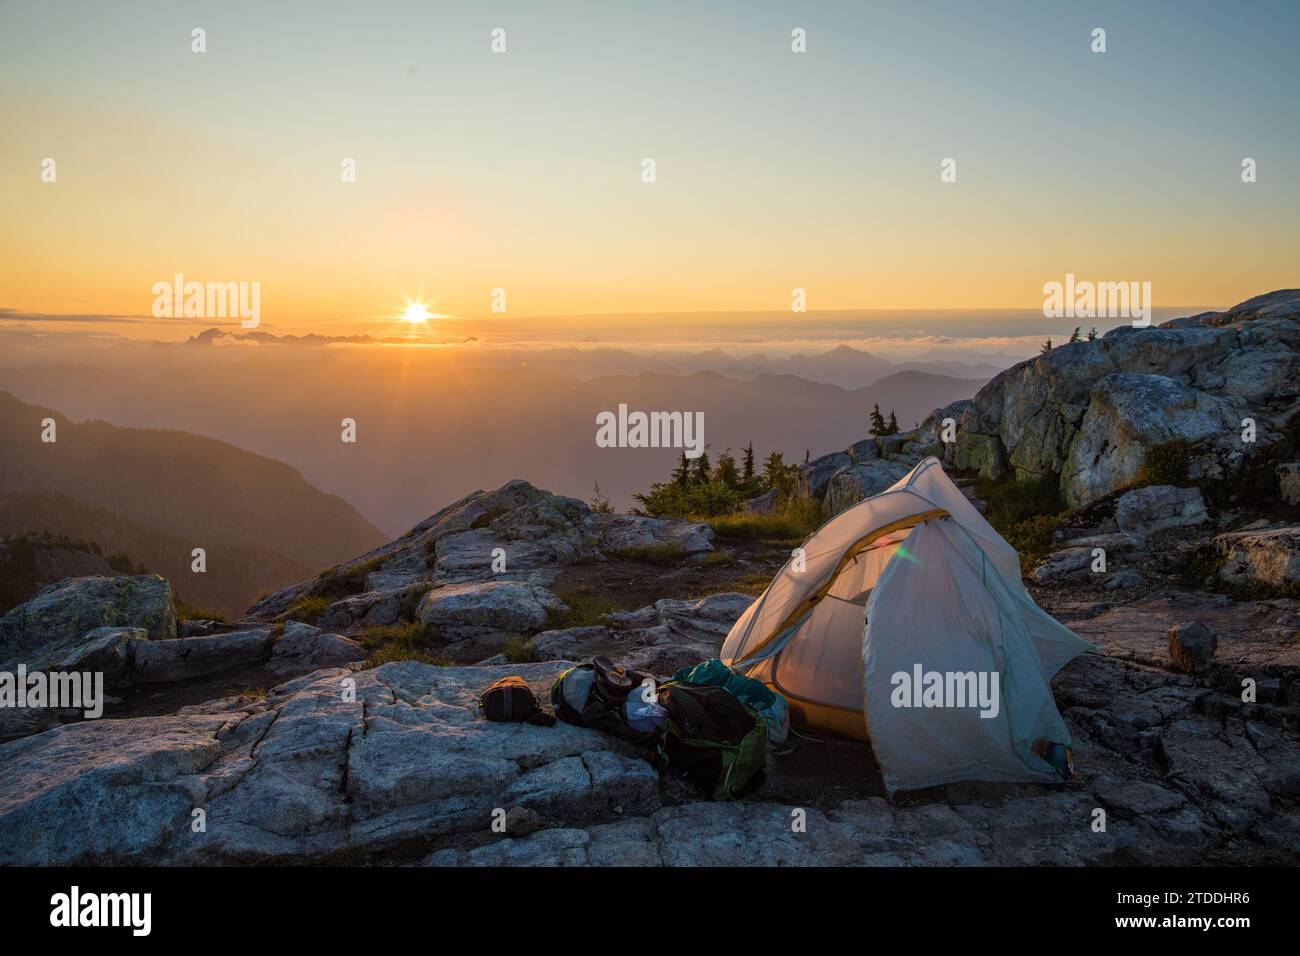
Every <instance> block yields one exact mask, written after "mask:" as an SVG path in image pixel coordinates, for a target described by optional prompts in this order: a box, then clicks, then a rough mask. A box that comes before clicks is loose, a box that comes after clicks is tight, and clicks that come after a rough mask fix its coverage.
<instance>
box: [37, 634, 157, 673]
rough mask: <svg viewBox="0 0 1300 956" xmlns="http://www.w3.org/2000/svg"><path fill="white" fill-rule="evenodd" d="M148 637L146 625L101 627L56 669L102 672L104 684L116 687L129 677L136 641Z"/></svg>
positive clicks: (70, 653)
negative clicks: (144, 626)
mask: <svg viewBox="0 0 1300 956" xmlns="http://www.w3.org/2000/svg"><path fill="white" fill-rule="evenodd" d="M148 639H149V634H148V632H147V631H146V630H145V629H144V628H142V627H99V628H96V629H95V630H93V631H91V632H90V633H88V634H87V635H86V636H85V637H84V638H83V639H82V640H81V642H80V643H78V644H76V645H75V646H73V647H72V648H71V649H69V650H68V652H67V653H66V654H64V655H63V657H62V658H61V659H60V660H59V661H58V662H57V663H56V664H55V666H54V668H53V669H54V670H58V671H68V672H71V671H94V672H97V673H101V674H103V675H104V686H105V687H115V686H117V684H119V683H120V682H121V681H122V679H123V678H124V677H126V675H127V671H128V670H129V669H130V667H131V664H132V661H133V660H134V658H135V652H134V643H135V642H142V641H147V640H148Z"/></svg>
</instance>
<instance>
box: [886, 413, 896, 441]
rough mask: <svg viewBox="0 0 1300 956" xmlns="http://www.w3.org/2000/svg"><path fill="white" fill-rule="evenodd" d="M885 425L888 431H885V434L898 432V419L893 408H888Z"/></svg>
mask: <svg viewBox="0 0 1300 956" xmlns="http://www.w3.org/2000/svg"><path fill="white" fill-rule="evenodd" d="M886 427H887V428H888V431H886V432H885V434H886V435H897V434H898V419H897V418H895V417H894V410H893V409H892V408H891V409H890V410H889V425H888V426H886Z"/></svg>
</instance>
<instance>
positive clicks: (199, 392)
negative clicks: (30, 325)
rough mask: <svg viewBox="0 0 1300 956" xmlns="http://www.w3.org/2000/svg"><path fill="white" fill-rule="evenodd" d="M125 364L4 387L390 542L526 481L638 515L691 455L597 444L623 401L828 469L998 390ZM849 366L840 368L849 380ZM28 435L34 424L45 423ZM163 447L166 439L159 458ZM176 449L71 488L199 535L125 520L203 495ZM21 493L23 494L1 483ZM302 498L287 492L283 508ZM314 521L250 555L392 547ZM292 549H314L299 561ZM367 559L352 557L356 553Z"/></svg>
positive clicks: (888, 381)
mask: <svg viewBox="0 0 1300 956" xmlns="http://www.w3.org/2000/svg"><path fill="white" fill-rule="evenodd" d="M849 351H850V352H852V350H849ZM629 354H630V353H629ZM831 354H832V355H834V356H835V359H834V361H840V362H842V369H841V371H843V372H847V370H848V369H849V367H850V366H851V364H852V362H853V361H857V360H858V359H859V358H860V355H858V356H855V355H850V354H848V353H845V352H843V351H839V350H836V351H835V352H833V353H831ZM861 354H865V353H861ZM121 355H122V356H124V358H123V359H122V360H121V361H120V363H119V368H118V369H110V370H104V369H100V368H97V367H94V366H86V365H83V364H67V363H65V364H58V365H48V366H33V367H29V368H24V369H0V388H4V389H8V390H10V391H12V392H13V393H15V394H16V395H19V396H21V397H22V398H23V399H24V400H27V401H32V402H39V403H43V404H48V405H52V406H54V407H56V408H58V409H60V410H61V411H62V412H64V413H66V414H68V415H69V416H71V417H73V418H104V419H108V420H110V421H112V422H114V423H116V424H117V425H122V426H133V427H136V428H140V427H147V428H170V429H182V430H184V431H188V432H194V433H197V434H200V435H208V436H212V437H213V438H218V439H221V440H222V441H226V442H230V443H232V444H233V445H237V446H239V448H245V449H248V450H249V451H252V452H256V453H258V454H260V455H266V456H269V457H272V458H275V459H279V460H280V461H283V462H287V463H289V465H292V466H293V468H297V469H299V470H300V471H301V473H302V474H301V475H299V474H298V473H297V472H295V471H293V468H289V467H287V466H279V467H281V468H283V469H284V476H283V480H284V483H285V488H286V489H292V488H301V489H303V492H302V493H303V495H305V496H306V497H307V498H308V499H311V500H315V499H314V498H313V495H315V496H320V492H317V491H316V490H315V488H319V489H324V490H325V491H328V492H331V493H333V494H337V495H339V496H341V497H343V498H344V499H346V500H347V501H348V502H351V503H352V504H353V505H355V506H356V508H357V509H358V510H359V511H360V512H361V514H364V515H366V516H367V517H368V518H369V519H370V520H371V521H373V522H374V523H375V524H377V525H378V526H380V527H381V528H383V529H384V530H385V531H387V532H389V533H390V534H395V533H400V532H402V531H405V530H406V529H408V528H409V527H411V526H412V525H413V524H415V523H416V522H418V521H420V520H422V519H423V518H425V517H426V516H427V515H428V514H430V513H431V512H432V511H433V510H435V509H436V508H437V507H439V506H441V505H443V504H446V503H447V502H450V501H453V500H455V499H456V498H459V497H461V496H463V495H465V494H466V493H468V492H470V491H473V490H475V489H478V488H495V487H498V486H500V485H501V484H503V483H505V482H506V481H508V480H510V479H511V478H515V477H521V476H525V475H526V476H528V477H529V478H530V479H531V480H532V481H534V482H535V483H536V484H538V485H539V486H541V487H545V488H549V489H551V490H554V491H556V492H559V493H564V494H569V495H573V496H575V497H581V498H584V499H587V498H590V497H591V495H592V489H593V486H594V485H595V484H596V483H599V485H600V487H601V490H602V492H603V493H604V494H605V495H607V496H608V497H609V498H610V500H611V501H612V502H613V503H614V504H615V505H616V506H618V507H620V508H626V507H629V506H630V505H631V504H632V503H633V502H632V495H633V494H634V493H635V492H637V491H641V490H644V489H645V488H647V487H648V485H649V484H650V482H652V481H657V480H661V479H662V478H663V477H664V476H665V475H666V474H667V473H668V471H669V470H670V469H671V468H672V466H673V463H674V462H675V460H676V458H677V456H678V454H679V452H678V451H677V450H675V449H668V448H645V449H633V448H599V447H597V446H596V443H595V432H596V415H597V414H598V413H599V412H601V411H612V410H615V409H617V408H618V406H619V404H627V405H628V406H629V408H631V409H641V410H647V411H652V410H663V411H671V410H680V411H691V412H702V413H703V414H704V416H705V422H706V425H705V439H706V441H707V442H708V443H709V446H710V448H709V453H710V454H711V455H716V454H717V453H718V452H720V451H722V450H723V449H725V448H731V449H732V450H733V452H738V451H739V450H740V448H741V447H742V446H744V445H745V443H747V442H749V441H751V440H752V441H753V442H754V446H755V450H756V451H757V453H758V454H759V456H760V458H761V457H762V456H765V455H766V454H768V453H769V452H771V451H780V452H782V453H784V454H785V455H786V458H787V460H788V461H794V460H796V459H801V458H802V457H803V454H804V452H805V451H806V450H807V451H811V452H812V453H813V454H818V453H822V452H824V451H826V450H828V449H833V448H836V447H842V446H845V445H847V444H849V443H850V442H852V441H855V440H857V439H858V438H860V437H861V435H862V433H863V431H864V428H865V423H866V421H867V416H868V415H869V413H870V411H871V409H872V406H873V405H875V404H877V403H878V404H879V405H880V408H881V410H882V412H883V413H884V414H885V415H886V416H888V414H889V412H890V411H893V412H895V414H896V415H897V417H898V421H899V424H900V425H901V426H902V427H903V428H909V427H911V426H912V425H913V424H915V423H917V422H919V421H920V419H922V418H923V417H925V415H927V414H928V413H929V412H930V411H932V410H933V409H934V408H936V407H939V406H941V405H945V404H948V403H949V402H952V401H954V400H956V399H959V398H970V397H971V396H973V395H974V394H975V392H976V391H977V390H978V389H979V387H980V386H981V385H982V384H983V382H984V379H982V378H957V377H953V376H947V375H936V374H930V373H926V372H920V371H915V370H906V371H895V372H892V373H890V374H888V375H886V376H885V377H883V378H880V379H877V380H876V381H874V382H873V383H872V384H871V385H869V386H863V387H857V388H852V389H847V388H843V387H841V386H838V385H835V384H829V383H824V382H815V381H810V380H808V379H806V378H803V377H801V376H796V375H793V374H789V373H784V374H772V373H771V372H770V371H767V372H760V373H756V374H754V375H752V376H746V377H741V376H738V375H735V374H732V375H728V374H724V373H721V372H717V371H704V372H697V373H694V374H685V375H684V374H677V373H668V372H652V373H644V372H643V373H627V374H618V375H602V376H596V377H589V378H585V379H584V378H580V377H577V376H574V375H569V374H564V373H561V372H557V371H555V370H553V369H552V368H548V367H538V364H544V363H534V362H531V361H529V362H528V363H527V364H515V365H513V366H511V367H508V368H493V367H482V360H483V356H481V355H475V356H473V358H472V361H473V362H474V363H475V365H473V366H468V365H467V363H468V361H471V359H468V358H467V357H466V356H465V355H464V354H461V353H459V352H453V353H449V352H448V351H444V350H438V349H402V348H385V347H382V346H365V347H345V346H341V347H323V348H316V349H312V350H311V351H310V352H308V351H307V350H306V349H305V348H303V347H289V348H281V347H277V346H265V345H255V346H254V345H250V346H244V347H235V348H223V347H206V348H204V347H200V348H179V347H176V346H173V347H171V349H170V351H168V352H166V353H162V352H158V351H139V350H132V351H128V350H127V349H124V350H123V352H122V353H121ZM146 358H150V359H154V360H155V361H153V362H146V361H145V359H146ZM552 358H555V356H552ZM127 359H129V362H128V361H126V360H127ZM596 361H597V363H599V364H603V362H601V360H599V359H597V360H596ZM792 361H793V360H792ZM831 361H832V360H827V364H826V365H824V366H823V367H824V368H827V369H831V365H830V364H829V363H830V362H831ZM122 367H125V368H126V370H125V371H123V370H121V368H122ZM879 367H880V366H873V368H879ZM827 374H830V372H828V373H827ZM874 374H875V373H874V371H873V372H869V373H864V377H870V375H874ZM345 418H351V419H353V420H355V422H356V423H357V442H356V443H355V444H349V443H344V442H343V441H341V439H340V432H341V426H340V423H341V422H342V420H343V419H345ZM23 427H24V428H28V427H29V425H28V423H27V420H25V422H24V425H23ZM24 435H25V437H29V438H30V437H31V434H30V433H26V432H25V433H24ZM189 437H193V436H189ZM162 442H163V440H162V439H155V440H154V442H153V444H154V445H157V444H159V443H162ZM165 443H166V444H167V445H168V446H169V448H168V452H167V454H166V455H163V454H161V453H160V451H159V449H158V448H156V447H151V448H149V449H148V450H147V454H146V453H145V451H146V450H145V449H137V448H136V447H135V446H134V445H131V444H129V443H122V442H114V443H113V444H112V445H111V450H110V446H105V447H104V449H103V452H104V455H105V456H106V460H107V456H108V455H110V454H111V461H112V462H113V463H114V465H115V467H116V468H118V469H126V471H129V472H130V473H131V474H132V475H133V480H134V481H135V482H136V484H135V485H130V484H129V483H124V482H123V481H116V479H115V481H116V484H117V487H118V488H119V490H120V491H121V494H119V495H109V494H108V493H107V492H105V491H103V490H102V489H101V490H96V489H95V484H96V483H95V481H93V480H91V479H90V478H87V479H85V480H84V481H81V482H75V483H74V482H71V481H70V482H69V484H68V485H64V486H60V487H56V488H54V489H53V490H56V491H59V492H62V493H65V494H68V495H70V496H71V497H73V498H76V499H77V500H80V501H83V502H85V503H88V504H94V505H98V506H100V507H105V508H108V509H109V510H111V511H114V512H115V513H117V514H119V515H121V516H122V517H126V518H130V519H131V520H133V521H137V522H139V523H142V524H146V525H148V526H149V527H155V528H162V529H164V530H166V531H167V532H168V533H171V534H176V535H179V536H182V537H184V536H187V535H188V534H191V533H193V532H191V531H189V529H188V527H187V526H186V525H185V524H184V523H177V522H178V521H180V519H183V518H184V517H185V515H184V507H180V506H177V504H178V503H177V502H172V501H169V500H167V496H168V494H169V492H167V491H166V490H164V491H163V493H162V500H160V501H158V502H156V503H150V504H149V505H147V507H146V508H145V510H144V512H143V513H142V512H141V511H139V510H137V511H127V510H124V502H123V497H124V496H126V497H129V496H131V495H134V496H135V497H136V498H139V499H144V498H147V497H148V496H147V495H143V494H141V493H140V491H139V489H140V488H150V487H151V485H152V483H153V482H154V481H155V480H156V479H155V478H153V477H147V476H148V475H149V473H150V470H151V469H153V468H163V467H170V468H173V469H175V468H177V467H180V468H181V469H182V470H184V471H185V472H186V473H188V474H191V475H192V478H191V479H190V480H198V479H199V475H198V474H197V473H196V470H197V469H198V462H197V460H194V459H193V458H192V457H191V449H190V445H189V444H188V442H187V441H186V440H185V439H182V438H180V437H176V438H171V439H167V440H166V442H165ZM146 444H150V443H146ZM231 451H234V449H231ZM136 454H145V457H146V459H147V462H148V464H146V465H143V466H141V465H133V464H130V462H131V458H132V456H134V455H136ZM218 457H219V458H222V460H226V458H228V456H218ZM41 460H42V461H44V460H45V459H41ZM271 464H274V463H264V466H263V467H270V465H271ZM97 468H100V463H99V462H87V463H86V465H85V467H84V469H82V472H83V473H84V474H94V473H95V469H97ZM101 470H102V469H101ZM230 470H231V469H230V468H229V467H226V468H224V469H223V471H226V472H229V471H230ZM303 476H306V477H305V480H304V477H303ZM39 477H40V473H39V472H38V471H36V472H30V473H27V474H26V480H27V481H28V482H29V483H30V482H32V481H36V480H37V479H39ZM204 480H214V479H213V478H212V476H206V477H205V479H204ZM233 480H234V476H233V475H228V474H227V475H223V476H222V478H221V479H220V480H217V489H219V490H214V494H215V495H217V496H218V497H217V498H214V499H213V500H212V501H210V502H209V505H210V506H212V507H214V508H215V507H220V508H226V507H233V506H234V505H236V504H237V503H238V501H239V500H240V499H238V498H236V499H229V498H221V497H220V496H221V495H223V494H225V495H228V494H229V488H230V482H231V481H233ZM268 480H271V479H269V476H268ZM274 480H279V479H274ZM308 481H309V482H310V483H311V484H310V485H308V484H307V482H308ZM261 485H262V481H259V482H257V483H256V486H255V487H248V488H247V489H246V490H244V491H241V492H240V495H246V496H252V497H256V496H257V494H258V489H260V488H261ZM311 485H314V486H315V488H312V487H311ZM4 487H12V485H11V484H4V483H0V488H4ZM38 487H39V486H38ZM131 489H134V490H131ZM24 490H29V489H24ZM268 493H269V492H268ZM92 494H94V495H96V496H95V497H91V495H92ZM296 497H297V495H295V494H294V493H293V492H291V491H289V490H285V491H284V492H283V497H282V498H281V499H279V500H284V499H285V498H287V499H289V500H294V499H295V498H296ZM321 497H324V496H321ZM192 502H193V497H192V496H191V495H188V494H187V495H184V496H183V504H184V506H185V507H188V506H189V505H191V504H192ZM218 502H224V503H222V504H220V505H218V504H217V503H218ZM339 504H341V502H340V503H339ZM163 507H167V508H168V509H169V511H170V512H175V513H174V514H169V515H168V516H164V515H162V514H161V513H159V511H160V509H162V508H163ZM303 511H304V509H299V510H298V512H297V513H299V514H302V513H303ZM305 511H306V513H307V514H309V515H312V517H310V518H307V519H306V521H305V523H300V524H299V526H297V527H296V529H288V528H285V529H284V530H283V531H277V530H276V529H277V528H279V527H283V525H284V524H285V523H286V517H285V516H279V515H275V516H270V515H268V516H267V520H266V521H262V520H251V521H249V522H247V523H246V524H245V526H243V527H242V530H241V534H240V535H239V536H238V538H237V541H236V542H234V543H238V544H240V545H241V546H258V547H269V548H272V549H275V550H278V551H280V553H282V554H284V555H285V556H286V557H288V558H291V559H293V560H295V561H298V562H302V563H313V564H320V563H322V561H324V563H329V562H330V561H331V560H333V561H336V560H339V559H341V557H340V558H333V559H328V558H324V557H323V552H324V551H326V550H328V548H327V547H326V546H327V544H328V545H330V546H332V545H333V544H334V543H335V542H336V541H337V540H338V539H339V538H341V537H349V536H358V537H360V538H362V539H366V540H373V538H367V535H368V534H377V532H375V530H374V528H372V527H371V526H370V525H369V524H367V523H366V522H365V521H364V520H362V519H361V518H360V516H359V515H356V514H355V513H353V514H351V515H350V516H341V517H340V518H339V520H338V522H331V523H329V524H328V525H327V524H326V523H323V522H321V521H319V520H317V518H318V517H319V515H318V513H317V512H316V511H315V510H314V509H305ZM288 513H293V509H289V512H288ZM174 519H176V520H174ZM356 522H360V525H357V524H356ZM211 540H215V539H211ZM290 542H293V543H295V544H298V545H300V546H301V549H300V550H298V551H296V552H295V551H289V550H286V549H287V548H288V547H289V543H290ZM364 550H365V547H349V548H345V549H343V554H344V555H351V554H356V553H360V552H361V551H364ZM137 560H143V558H138V559H137Z"/></svg>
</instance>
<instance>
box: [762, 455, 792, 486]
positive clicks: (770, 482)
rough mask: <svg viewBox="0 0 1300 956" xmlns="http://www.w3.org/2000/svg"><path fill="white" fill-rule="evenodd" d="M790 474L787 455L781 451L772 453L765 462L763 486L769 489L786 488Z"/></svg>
mask: <svg viewBox="0 0 1300 956" xmlns="http://www.w3.org/2000/svg"><path fill="white" fill-rule="evenodd" d="M788 473H789V468H788V467H787V466H786V463H785V455H783V454H781V453H780V452H779V451H774V452H772V454H770V455H768V456H767V458H766V460H764V462H763V484H764V485H765V486H767V487H768V488H780V487H782V486H784V484H785V480H786V475H787V474H788Z"/></svg>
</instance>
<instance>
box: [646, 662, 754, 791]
mask: <svg viewBox="0 0 1300 956" xmlns="http://www.w3.org/2000/svg"><path fill="white" fill-rule="evenodd" d="M659 706H660V707H662V708H664V709H665V710H666V711H668V725H667V726H666V727H665V728H664V732H663V741H662V742H661V743H660V745H659V753H660V756H661V759H662V761H663V762H664V763H665V764H666V765H667V770H668V772H669V773H671V774H673V775H674V776H678V777H682V778H684V779H686V780H689V781H691V782H692V783H694V784H696V785H697V786H698V787H700V788H701V789H702V790H703V791H704V792H705V793H706V794H708V796H709V798H710V799H712V800H729V799H735V798H737V797H743V796H745V795H747V794H750V793H753V792H754V791H755V790H757V789H758V788H759V787H760V786H761V785H762V783H763V781H764V780H765V779H766V778H767V722H766V721H765V720H764V719H763V716H762V715H761V714H760V713H759V712H758V711H756V710H754V709H753V708H752V707H749V706H747V705H746V704H744V703H743V702H742V701H740V700H739V699H738V698H736V697H735V696H734V695H732V694H731V692H730V691H727V690H725V689H723V688H722V687H718V686H716V685H712V684H684V683H670V684H665V685H664V686H663V687H661V688H660V689H659Z"/></svg>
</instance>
